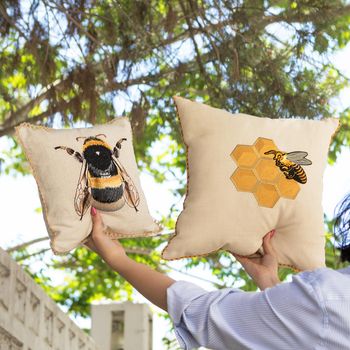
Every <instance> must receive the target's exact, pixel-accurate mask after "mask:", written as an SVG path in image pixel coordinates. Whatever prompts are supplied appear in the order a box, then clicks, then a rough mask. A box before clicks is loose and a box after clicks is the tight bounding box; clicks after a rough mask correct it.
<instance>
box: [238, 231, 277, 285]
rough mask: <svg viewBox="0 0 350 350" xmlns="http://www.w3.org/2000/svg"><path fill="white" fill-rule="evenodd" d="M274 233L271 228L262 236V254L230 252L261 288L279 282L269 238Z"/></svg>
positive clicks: (274, 256)
mask: <svg viewBox="0 0 350 350" xmlns="http://www.w3.org/2000/svg"><path fill="white" fill-rule="evenodd" d="M274 233H275V230H272V231H270V232H269V233H267V234H266V235H265V236H264V239H263V248H264V255H263V256H261V257H257V258H248V257H244V256H241V255H237V254H232V255H233V256H234V257H235V258H236V259H237V261H239V262H240V263H241V264H242V266H243V268H244V270H245V271H246V272H247V273H248V275H249V276H250V277H251V278H252V279H253V280H254V282H255V283H256V284H257V286H258V287H259V288H260V289H261V290H264V289H265V288H268V287H273V286H275V285H276V284H278V283H280V282H281V281H280V280H279V278H278V261H277V254H276V252H275V250H274V248H273V246H272V244H271V239H272V237H273V235H274Z"/></svg>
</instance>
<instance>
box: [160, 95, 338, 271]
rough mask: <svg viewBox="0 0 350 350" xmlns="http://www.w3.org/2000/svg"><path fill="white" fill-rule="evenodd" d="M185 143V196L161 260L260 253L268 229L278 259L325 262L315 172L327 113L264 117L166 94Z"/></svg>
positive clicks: (328, 128)
mask: <svg viewBox="0 0 350 350" xmlns="http://www.w3.org/2000/svg"><path fill="white" fill-rule="evenodd" d="M174 100H175V104H176V107H177V112H178V116H179V119H180V123H181V129H182V135H183V139H184V142H185V145H186V149H187V179H188V182H187V195H186V199H185V202H184V209H183V211H182V212H181V214H180V215H179V217H178V220H177V222H176V230H175V234H174V235H173V236H172V237H171V239H170V241H169V243H168V245H167V246H166V247H165V248H164V249H163V252H162V257H163V258H164V259H166V260H174V259H180V258H184V257H192V256H201V255H207V254H210V253H213V252H215V251H218V250H220V249H222V250H227V251H230V252H232V253H236V254H240V255H244V256H251V257H253V256H257V255H259V254H262V253H263V250H262V239H263V237H264V235H265V234H266V233H267V232H269V231H271V230H273V229H275V230H276V234H275V236H274V238H273V244H274V247H275V249H276V251H277V253H278V261H279V264H280V265H285V266H290V267H292V268H294V269H295V270H307V269H314V268H317V267H322V266H325V251H324V245H325V231H324V223H323V209H322V205H321V202H322V188H323V172H324V169H325V167H326V164H327V156H328V147H329V144H330V142H331V138H332V135H333V134H334V133H335V132H336V130H337V127H338V120H337V119H334V118H329V119H325V120H322V121H316V120H306V119H270V118H259V117H255V116H251V115H247V114H231V113H229V112H226V111H224V110H221V109H217V108H213V107H210V106H208V105H205V104H202V103H198V102H193V101H190V100H187V99H184V98H181V97H176V96H175V97H174Z"/></svg>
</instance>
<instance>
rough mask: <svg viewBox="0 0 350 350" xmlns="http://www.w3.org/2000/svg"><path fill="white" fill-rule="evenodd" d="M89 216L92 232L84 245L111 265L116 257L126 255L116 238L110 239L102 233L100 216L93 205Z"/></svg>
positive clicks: (102, 225)
mask: <svg viewBox="0 0 350 350" xmlns="http://www.w3.org/2000/svg"><path fill="white" fill-rule="evenodd" d="M91 218H92V233H91V236H90V238H89V240H88V241H87V242H86V243H85V245H86V246H88V247H89V248H90V249H91V250H93V251H94V252H95V253H97V254H99V255H100V256H101V257H102V258H103V260H104V261H106V263H107V264H108V265H110V266H112V264H114V263H115V261H116V258H117V259H118V258H119V257H120V258H121V257H125V256H126V253H125V250H124V248H123V246H122V245H121V244H120V243H119V241H118V240H112V239H111V238H110V237H108V236H107V235H106V234H105V233H103V227H104V224H103V221H102V216H101V214H100V213H99V212H98V210H96V209H95V208H94V207H91Z"/></svg>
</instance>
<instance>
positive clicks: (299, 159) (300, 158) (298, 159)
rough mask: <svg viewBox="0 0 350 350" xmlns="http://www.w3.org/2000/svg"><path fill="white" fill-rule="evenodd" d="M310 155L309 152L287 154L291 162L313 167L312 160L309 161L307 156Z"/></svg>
mask: <svg viewBox="0 0 350 350" xmlns="http://www.w3.org/2000/svg"><path fill="white" fill-rule="evenodd" d="M307 155H308V153H307V152H304V151H295V152H289V153H287V156H286V158H287V159H288V160H290V161H291V162H294V163H297V164H300V165H311V164H312V162H311V160H310V159H307V158H306V156H307Z"/></svg>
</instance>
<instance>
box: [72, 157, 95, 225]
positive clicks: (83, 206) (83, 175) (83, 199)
mask: <svg viewBox="0 0 350 350" xmlns="http://www.w3.org/2000/svg"><path fill="white" fill-rule="evenodd" d="M87 172H88V168H87V162H86V160H84V161H83V164H82V166H81V169H80V175H79V181H78V185H77V189H76V190H75V196H74V209H75V211H76V213H77V214H78V215H79V216H80V219H81V218H82V217H83V215H84V214H85V213H86V211H87V209H88V208H89V206H90V204H91V195H90V192H89V187H88V177H87Z"/></svg>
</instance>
